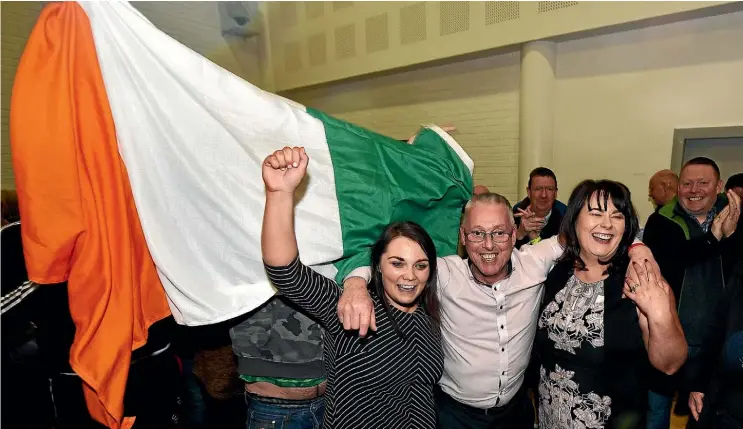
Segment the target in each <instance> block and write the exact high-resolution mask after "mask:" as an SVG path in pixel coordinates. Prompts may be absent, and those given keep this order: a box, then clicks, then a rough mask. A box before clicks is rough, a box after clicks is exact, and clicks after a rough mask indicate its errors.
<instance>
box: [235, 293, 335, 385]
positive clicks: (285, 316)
mask: <svg viewBox="0 0 743 429" xmlns="http://www.w3.org/2000/svg"><path fill="white" fill-rule="evenodd" d="M230 337H231V338H232V349H233V351H234V352H235V355H236V356H237V370H238V372H239V373H240V374H241V375H249V376H253V377H274V378H296V379H311V378H321V377H324V376H325V372H324V370H323V351H322V339H323V330H322V327H320V324H319V323H317V322H316V321H314V320H313V319H311V318H309V317H308V316H306V315H305V314H303V313H302V312H301V311H300V310H299V309H298V308H297V307H296V306H295V305H294V304H292V303H291V302H290V301H289V300H288V299H286V298H283V297H281V296H280V295H276V296H274V297H273V298H272V299H271V300H269V301H268V302H267V303H266V304H264V305H263V307H261V308H259V309H258V310H256V311H255V312H254V313H253V314H252V315H251V316H250V317H248V318H247V319H246V320H244V321H243V322H242V323H240V324H238V325H236V326H235V327H233V328H232V329H231V330H230Z"/></svg>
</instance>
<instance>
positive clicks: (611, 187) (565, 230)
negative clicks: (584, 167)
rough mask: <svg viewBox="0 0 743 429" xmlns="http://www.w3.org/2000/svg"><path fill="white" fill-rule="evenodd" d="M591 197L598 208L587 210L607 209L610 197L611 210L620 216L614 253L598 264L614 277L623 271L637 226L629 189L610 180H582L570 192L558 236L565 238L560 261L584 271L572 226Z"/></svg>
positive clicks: (584, 267)
mask: <svg viewBox="0 0 743 429" xmlns="http://www.w3.org/2000/svg"><path fill="white" fill-rule="evenodd" d="M594 194H595V195H596V196H597V198H596V200H597V202H598V207H589V209H593V208H598V209H599V210H602V211H605V210H607V209H608V207H607V206H608V205H609V198H611V202H612V203H614V207H616V208H617V210H619V211H620V212H621V213H622V214H623V215H624V235H623V236H622V239H621V241H620V242H619V246H618V247H617V251H616V253H614V256H612V257H611V259H609V260H608V261H599V262H600V263H601V264H603V265H608V272H609V273H611V274H614V273H616V272H618V271H621V270H623V269H624V267H626V266H627V264H628V263H629V247H630V245H631V244H632V242H633V241H634V240H635V236H637V232H638V231H639V230H640V223H639V221H638V220H637V212H636V211H635V206H634V205H632V196H631V194H630V191H629V188H627V186H625V185H624V184H622V183H619V182H615V181H613V180H584V181H582V182H580V183H579V184H578V186H576V187H575V189H573V192H572V193H571V194H570V200H568V208H567V210H566V211H565V217H564V218H563V219H562V224H560V235H561V236H562V237H563V238H564V239H565V253H563V255H562V257H561V258H560V262H567V263H571V264H573V266H574V267H575V268H577V269H578V270H585V269H586V263H585V262H584V261H583V259H581V257H580V242H579V241H578V232H577V230H576V225H577V224H578V216H579V215H580V212H581V210H582V209H583V206H585V205H586V204H591V197H592V196H593V195H594Z"/></svg>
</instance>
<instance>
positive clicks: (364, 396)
mask: <svg viewBox="0 0 743 429" xmlns="http://www.w3.org/2000/svg"><path fill="white" fill-rule="evenodd" d="M266 271H267V272H268V277H269V278H270V279H271V281H272V282H273V283H274V285H276V287H277V288H278V289H279V291H281V293H282V294H283V295H285V296H286V297H287V298H289V299H290V300H292V301H293V302H294V303H296V304H297V305H299V306H300V307H302V308H303V309H304V310H305V311H307V312H308V313H309V314H310V315H312V316H313V317H315V318H317V319H318V321H319V322H320V323H321V324H322V325H323V327H324V328H325V337H324V338H323V354H324V359H325V369H326V371H327V376H328V387H327V390H326V393H325V421H324V424H323V428H325V429H362V428H370V429H382V428H384V429H395V428H399V429H424V428H425V429H433V428H435V427H436V413H435V410H434V397H433V388H434V386H435V385H436V383H437V382H438V381H439V378H441V374H442V372H443V368H444V355H443V351H442V349H441V340H440V336H439V335H437V334H436V333H434V327H433V325H432V323H431V319H430V318H429V317H428V315H427V314H426V313H425V312H424V310H423V309H422V308H421V307H418V309H417V310H416V311H415V312H413V313H405V312H402V311H399V310H397V309H395V308H392V309H391V315H392V317H394V319H395V320H396V321H397V323H398V325H399V327H400V330H401V331H402V333H403V335H404V338H401V337H400V336H399V335H398V334H397V332H396V331H395V329H394V327H393V325H392V323H391V321H390V318H389V317H387V315H386V313H385V311H384V308H383V307H382V305H381V303H379V302H378V300H375V306H374V307H375V316H376V320H377V332H376V333H374V334H373V335H371V336H368V337H367V338H366V339H363V338H359V337H358V334H356V333H354V332H346V331H344V330H343V326H342V325H341V324H340V323H339V321H338V316H337V312H336V306H337V305H338V299H339V298H340V296H341V289H340V287H339V286H338V285H337V284H336V283H335V282H334V281H332V280H329V279H327V278H325V277H323V276H321V275H320V274H318V273H316V272H315V271H313V270H311V269H310V268H308V267H307V266H305V265H304V264H302V263H301V262H300V261H299V259H295V260H294V261H293V262H292V263H291V264H289V265H288V266H286V267H269V266H266Z"/></svg>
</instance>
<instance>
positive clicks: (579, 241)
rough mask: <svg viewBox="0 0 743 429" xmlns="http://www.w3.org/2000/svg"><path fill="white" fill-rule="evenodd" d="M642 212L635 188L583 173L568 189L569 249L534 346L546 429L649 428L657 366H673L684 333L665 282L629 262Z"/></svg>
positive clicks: (565, 225) (549, 284)
mask: <svg viewBox="0 0 743 429" xmlns="http://www.w3.org/2000/svg"><path fill="white" fill-rule="evenodd" d="M638 227H639V226H638V220H637V214H636V212H635V209H634V207H633V205H632V201H631V199H630V193H629V189H627V187H626V186H624V185H623V184H621V183H618V182H613V181H609V180H601V181H594V180H586V181H584V182H582V183H580V184H579V185H578V186H577V187H576V188H575V189H574V190H573V193H572V194H571V196H570V201H569V202H568V208H567V211H566V213H565V218H564V220H563V222H562V225H561V228H560V233H561V235H562V236H564V237H565V241H566V248H565V253H564V255H563V256H562V258H561V259H560V260H559V262H558V264H557V265H556V266H555V268H554V269H553V270H552V272H551V273H550V274H549V276H548V277H547V280H546V282H545V295H544V299H543V302H542V307H541V309H540V313H539V314H540V316H539V321H538V330H537V339H536V347H537V352H538V355H539V359H540V364H541V366H540V382H539V398H540V400H539V425H540V427H541V428H544V429H584V428H592V429H602V428H617V429H618V428H622V429H635V428H636V429H640V428H643V429H644V428H645V415H646V410H647V402H648V401H647V396H648V388H647V386H646V384H645V382H646V374H647V371H649V369H650V366H651V365H652V366H653V367H655V368H658V369H659V370H661V371H663V372H665V373H667V374H673V373H674V372H676V371H677V370H678V369H679V368H680V367H681V365H683V363H684V361H685V360H686V353H687V347H686V341H685V340H684V334H683V331H682V329H681V324H680V322H679V319H678V315H677V314H676V311H675V309H676V304H675V300H674V296H673V293H672V292H671V290H670V288H669V286H668V284H667V283H666V282H665V281H664V280H663V279H662V278H657V277H656V276H655V274H654V272H653V270H652V269H651V268H650V266H649V265H648V264H637V263H634V262H633V263H632V268H633V269H634V272H635V274H636V278H637V280H631V279H629V278H628V279H626V280H625V273H626V272H627V268H628V264H629V257H628V252H629V249H630V247H631V243H632V241H633V239H634V237H635V235H636V233H637V230H638Z"/></svg>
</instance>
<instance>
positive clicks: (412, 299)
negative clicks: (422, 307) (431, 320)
mask: <svg viewBox="0 0 743 429" xmlns="http://www.w3.org/2000/svg"><path fill="white" fill-rule="evenodd" d="M379 269H380V271H381V272H382V284H383V285H384V294H385V296H386V298H387V300H388V302H389V303H390V305H392V306H393V307H395V308H397V309H398V310H401V311H405V312H412V311H415V309H416V308H418V297H419V296H420V294H421V293H423V290H424V289H425V288H426V282H427V281H428V277H429V275H430V269H429V261H428V257H427V256H426V253H425V252H424V251H423V248H421V246H420V245H418V243H416V242H415V241H413V240H411V239H409V238H407V237H402V236H401V237H397V238H394V239H393V240H392V241H390V243H389V244H388V245H387V249H386V250H385V252H384V253H382V257H381V260H380V261H379Z"/></svg>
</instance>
